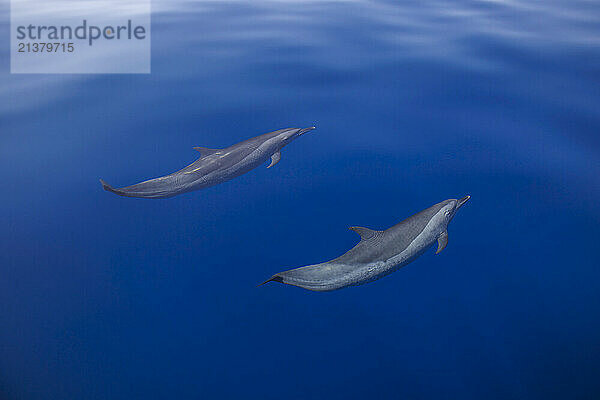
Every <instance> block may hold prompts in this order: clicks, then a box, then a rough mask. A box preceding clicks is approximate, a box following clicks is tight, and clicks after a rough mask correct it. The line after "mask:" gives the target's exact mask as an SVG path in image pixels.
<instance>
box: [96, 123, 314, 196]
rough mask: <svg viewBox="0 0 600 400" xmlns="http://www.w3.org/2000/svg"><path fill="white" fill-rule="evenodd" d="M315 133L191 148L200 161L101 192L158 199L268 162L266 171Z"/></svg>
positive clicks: (288, 132) (293, 131)
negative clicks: (222, 146) (290, 145)
mask: <svg viewBox="0 0 600 400" xmlns="http://www.w3.org/2000/svg"><path fill="white" fill-rule="evenodd" d="M313 129H315V127H314V126H311V127H310V128H304V129H299V128H287V129H280V130H278V131H274V132H270V133H265V134H263V135H260V136H256V137H253V138H251V139H248V140H245V141H243V142H240V143H236V144H234V145H233V146H229V147H227V148H225V149H209V148H206V147H194V150H197V151H198V152H200V158H199V159H197V160H196V161H194V162H193V163H192V164H190V165H188V166H187V167H185V168H183V169H182V170H179V171H177V172H174V173H172V174H170V175H165V176H161V177H160V178H155V179H150V180H147V181H144V182H141V183H137V184H135V185H131V186H127V187H123V188H120V189H115V188H113V187H112V186H110V185H109V184H108V183H106V182H104V181H103V180H102V179H100V183H102V187H103V188H104V190H106V191H109V192H113V193H115V194H118V195H119V196H125V197H143V198H146V199H162V198H166V197H173V196H176V195H178V194H181V193H186V192H191V191H194V190H198V189H203V188H206V187H209V186H214V185H217V184H219V183H222V182H225V181H228V180H230V179H233V178H235V177H237V176H240V175H242V174H245V173H246V172H248V171H250V170H252V169H254V168H256V167H258V166H259V165H260V164H262V163H263V162H265V161H267V160H268V159H269V158H271V163H270V164H269V166H268V167H267V168H271V167H272V166H274V165H275V164H277V163H278V162H279V160H281V149H282V148H283V147H285V146H286V145H287V144H288V143H290V142H291V141H292V140H294V139H296V138H298V137H300V136H302V135H303V134H304V133H306V132H309V131H311V130H313Z"/></svg>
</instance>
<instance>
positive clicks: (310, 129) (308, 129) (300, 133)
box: [298, 126, 317, 136]
mask: <svg viewBox="0 0 600 400" xmlns="http://www.w3.org/2000/svg"><path fill="white" fill-rule="evenodd" d="M313 129H317V127H316V126H311V127H308V128H304V129H300V130H299V131H298V136H300V135H303V134H305V133H306V132H310V131H312V130H313Z"/></svg>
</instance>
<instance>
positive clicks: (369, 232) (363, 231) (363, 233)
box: [348, 226, 377, 240]
mask: <svg viewBox="0 0 600 400" xmlns="http://www.w3.org/2000/svg"><path fill="white" fill-rule="evenodd" d="M348 229H350V230H351V231H354V232H356V233H358V234H359V235H360V239H361V240H369V239H371V238H372V237H373V236H375V234H376V233H377V231H374V230H373V229H369V228H364V227H362V226H351V227H349V228H348Z"/></svg>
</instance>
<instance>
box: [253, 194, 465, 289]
mask: <svg viewBox="0 0 600 400" xmlns="http://www.w3.org/2000/svg"><path fill="white" fill-rule="evenodd" d="M470 198H471V196H465V197H463V198H462V199H460V200H456V199H449V200H444V201H442V202H440V203H437V204H435V205H433V206H431V207H429V208H426V209H425V210H423V211H421V212H419V213H417V214H415V215H413V216H411V217H408V218H407V219H405V220H404V221H402V222H400V223H398V224H397V225H394V226H392V227H391V228H389V229H386V230H384V231H376V230H372V229H369V228H363V227H359V226H353V227H350V228H349V229H351V230H353V231H354V232H356V233H358V234H359V235H360V242H359V243H358V244H357V245H356V246H354V247H353V248H352V249H350V250H348V252H346V253H345V254H343V255H341V256H340V257H338V258H336V259H333V260H331V261H327V262H324V263H321V264H314V265H308V266H306V267H301V268H295V269H291V270H288V271H284V272H280V273H278V274H275V275H273V276H272V277H271V278H269V279H268V280H266V281H265V282H263V283H261V285H264V284H265V283H267V282H271V281H274V282H280V283H285V284H288V285H294V286H299V287H301V288H304V289H308V290H313V291H316V292H327V291H331V290H336V289H341V288H345V287H348V286H354V285H362V284H363V283H367V282H371V281H374V280H377V279H379V278H381V277H383V276H386V275H388V274H391V273H392V272H394V271H396V270H398V269H400V268H401V267H403V266H405V265H406V264H408V263H410V262H412V261H414V260H415V259H416V258H417V257H419V256H420V255H421V254H423V253H425V251H427V250H428V249H429V248H430V247H431V246H432V245H433V244H434V243H435V242H436V241H437V242H438V248H437V251H436V254H439V253H440V252H441V251H442V250H444V248H445V247H446V245H447V244H448V231H447V228H448V223H449V222H450V221H451V220H452V218H453V217H454V215H455V214H456V211H458V209H459V208H460V207H462V205H463V204H465V203H466V202H467V201H468V200H469V199H470ZM259 286H260V285H259Z"/></svg>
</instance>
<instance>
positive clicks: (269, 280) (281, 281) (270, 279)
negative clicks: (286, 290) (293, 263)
mask: <svg viewBox="0 0 600 400" xmlns="http://www.w3.org/2000/svg"><path fill="white" fill-rule="evenodd" d="M269 282H279V283H283V278H282V277H281V276H279V275H273V276H272V277H270V278H269V279H267V280H266V281H264V282H263V283H261V284H260V285H258V286H262V285H264V284H265V283H269Z"/></svg>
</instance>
